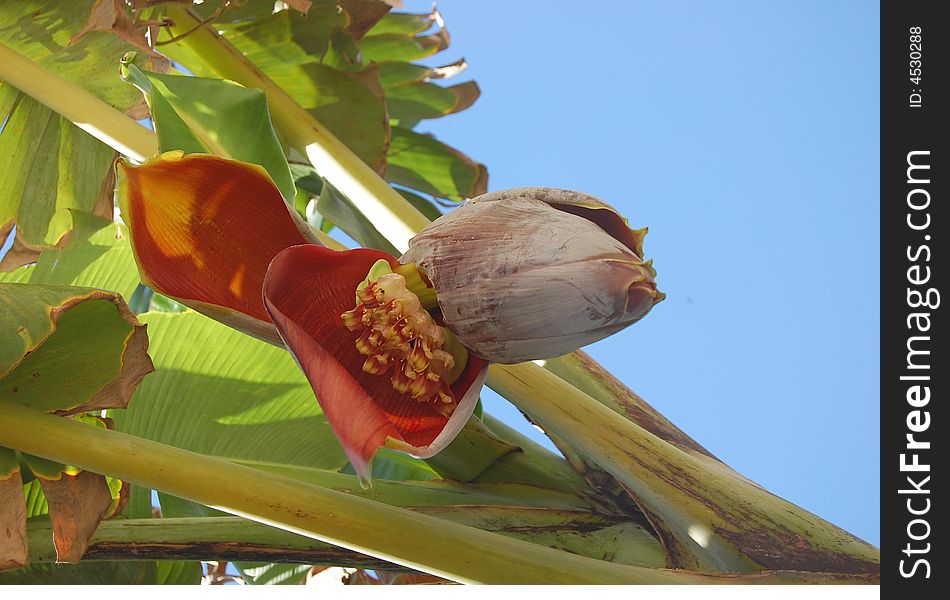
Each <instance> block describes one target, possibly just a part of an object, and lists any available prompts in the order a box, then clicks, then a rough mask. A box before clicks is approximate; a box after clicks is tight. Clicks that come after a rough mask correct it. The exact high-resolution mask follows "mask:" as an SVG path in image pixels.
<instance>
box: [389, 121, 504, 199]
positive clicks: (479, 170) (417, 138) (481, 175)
mask: <svg viewBox="0 0 950 600" xmlns="http://www.w3.org/2000/svg"><path fill="white" fill-rule="evenodd" d="M386 179H387V180H389V181H391V182H393V183H397V184H399V185H404V186H406V187H409V188H412V189H415V190H419V191H420V192H424V193H426V194H432V195H433V196H438V197H440V198H447V199H449V200H464V199H466V198H473V197H475V196H478V195H481V194H484V193H485V191H486V186H487V185H488V171H487V170H486V169H485V166H484V165H482V164H479V163H477V162H475V161H473V160H472V159H471V158H469V157H467V156H465V155H464V154H462V153H461V152H459V151H458V150H455V149H454V148H451V147H449V146H446V145H445V144H443V143H442V142H440V141H438V140H436V139H435V138H434V137H432V136H429V135H422V134H420V133H416V132H414V131H411V130H408V129H404V128H402V127H393V128H392V142H391V144H390V147H389V167H387V169H386Z"/></svg>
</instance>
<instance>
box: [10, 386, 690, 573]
mask: <svg viewBox="0 0 950 600" xmlns="http://www.w3.org/2000/svg"><path fill="white" fill-rule="evenodd" d="M0 446H5V447H9V448H16V449H18V450H20V451H22V452H26V453H28V454H34V455H37V456H41V457H43V458H47V459H50V460H55V461H59V462H64V463H68V464H72V465H76V466H77V467H79V468H82V469H86V470H89V471H94V472H97V473H104V474H109V475H111V476H113V477H117V478H121V479H123V480H125V481H129V482H131V483H135V484H138V485H142V486H145V487H149V488H152V489H157V490H161V491H164V492H167V493H170V494H173V495H176V496H179V497H181V498H185V499H188V500H192V501H194V502H199V503H201V504H205V505H207V506H211V507H214V508H218V509H220V510H223V511H225V512H228V513H231V514H234V515H237V516H242V517H245V518H248V519H250V520H253V521H256V522H259V523H263V524H266V525H270V526H273V527H277V528H280V529H283V530H286V531H290V532H293V533H296V534H299V535H304V536H307V537H310V538H312V539H315V540H319V541H323V542H327V543H330V544H333V545H336V546H340V547H342V548H346V549H348V550H352V551H354V552H358V553H361V554H366V555H369V556H373V557H375V558H378V559H381V560H384V561H387V562H393V563H396V564H400V565H402V566H404V567H408V568H410V569H415V570H420V571H425V572H428V573H432V574H434V575H438V576H441V577H445V578H447V579H452V580H454V581H459V582H466V583H538V584H540V583H683V582H689V581H691V576H690V575H688V574H684V573H679V572H675V571H666V570H662V569H649V568H642V567H631V566H622V565H616V564H612V563H608V562H603V561H598V560H593V559H590V558H584V557H581V556H577V555H574V554H570V553H567V552H560V551H557V550H553V549H551V548H545V547H542V546H538V545H535V544H531V543H528V542H523V541H520V540H515V539H512V538H509V537H506V536H502V535H498V534H494V533H490V532H487V531H481V530H479V529H475V528H473V527H468V526H465V525H459V524H456V523H451V522H448V521H445V520H442V519H438V518H434V517H430V516H427V515H422V514H418V513H414V512H411V511H409V510H405V509H401V508H395V507H391V506H386V505H384V504H380V503H378V502H373V501H371V500H365V499H362V498H356V497H353V496H350V495H348V494H344V493H341V492H337V491H333V490H327V489H323V488H319V487H316V486H312V485H308V484H304V483H301V482H299V481H294V480H292V479H288V478H286V477H279V476H276V475H272V474H270V473H265V472H262V471H258V470H255V469H251V468H248V467H243V466H240V465H236V464H233V463H229V462H227V461H223V460H219V459H215V458H211V457H208V456H204V455H201V454H197V453H194V452H189V451H186V450H181V449H179V448H174V447H171V446H166V445H164V444H158V443H156V442H151V441H148V440H144V439H141V438H136V437H134V436H130V435H126V434H122V433H117V432H114V431H108V430H105V429H101V428H97V427H91V426H88V425H84V424H81V423H78V422H75V421H71V420H67V419H62V418H59V417H55V416H51V415H46V414H43V413H40V412H37V411H35V410H31V409H28V408H25V407H22V406H18V405H13V404H9V403H0ZM514 564H516V565H518V567H517V568H516V569H512V568H511V565H514Z"/></svg>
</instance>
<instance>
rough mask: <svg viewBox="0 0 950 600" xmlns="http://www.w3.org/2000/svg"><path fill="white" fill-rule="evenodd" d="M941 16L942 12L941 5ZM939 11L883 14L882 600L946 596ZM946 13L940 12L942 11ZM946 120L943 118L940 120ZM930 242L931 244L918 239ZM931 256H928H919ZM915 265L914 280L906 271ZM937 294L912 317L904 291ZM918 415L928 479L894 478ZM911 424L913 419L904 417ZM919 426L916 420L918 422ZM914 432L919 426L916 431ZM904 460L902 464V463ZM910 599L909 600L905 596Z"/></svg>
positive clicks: (888, 6) (949, 169)
mask: <svg viewBox="0 0 950 600" xmlns="http://www.w3.org/2000/svg"><path fill="white" fill-rule="evenodd" d="M943 4H944V6H943V8H944V9H947V8H950V4H948V3H946V2H944V3H943ZM939 7H940V3H938V2H920V1H906V0H905V1H903V2H901V1H898V0H884V2H883V3H882V6H881V173H880V176H881V579H882V592H886V594H885V596H886V597H900V598H932V597H933V598H935V597H937V596H938V590H940V588H941V587H942V588H944V589H943V590H941V591H942V592H943V593H942V594H940V595H941V596H943V594H946V593H947V592H946V590H947V589H950V588H947V585H946V579H947V572H948V570H950V565H948V564H947V563H946V561H945V560H944V557H945V556H946V549H945V548H944V546H943V544H942V541H943V540H944V539H946V538H944V537H943V536H944V535H946V533H945V531H944V523H945V519H944V518H943V514H944V512H945V511H946V510H947V507H946V506H944V505H943V499H942V497H941V496H940V495H939V494H938V493H937V492H936V489H935V488H936V486H938V485H945V484H946V475H945V473H946V469H945V467H943V465H942V463H943V462H945V457H943V458H944V460H941V458H942V455H945V454H947V452H948V451H947V448H946V445H945V444H944V443H943V442H944V441H945V438H944V435H946V434H945V432H946V431H947V427H946V423H945V419H946V411H944V410H943V404H944V403H945V402H947V401H948V400H950V399H948V395H950V360H948V359H947V354H946V352H944V351H943V350H942V348H945V347H946V337H947V335H948V332H947V328H946V325H945V321H946V317H945V316H944V315H945V314H946V313H947V311H948V308H947V307H946V306H944V304H947V303H950V286H947V281H950V276H948V274H947V273H948V271H950V261H948V260H946V251H947V248H948V247H950V244H948V242H947V236H948V235H950V228H948V227H947V224H946V219H947V216H948V214H950V211H948V210H947V209H946V204H947V203H948V202H950V198H948V197H947V185H946V183H945V182H946V179H947V177H948V176H950V165H948V162H950V156H948V154H947V153H946V152H945V151H944V147H945V144H946V138H947V133H948V132H947V129H948V128H947V127H946V125H942V124H940V118H941V117H943V118H944V119H945V120H947V119H950V105H948V102H947V101H948V97H947V94H946V91H945V90H946V79H947V77H948V75H950V73H948V67H950V61H948V60H947V51H946V50H947V41H946V40H947V38H948V37H950V22H948V21H947V20H946V19H941V18H939V16H938V14H939V12H938V8H939ZM943 12H944V13H945V12H946V11H943ZM911 27H920V28H921V35H922V40H921V43H922V45H923V48H922V52H921V53H922V57H921V61H922V65H921V69H922V72H921V80H920V81H919V82H918V83H917V84H915V83H914V82H912V81H911V80H910V75H911V73H910V62H909V61H910V60H911V57H910V51H911V48H910V45H909V44H910V39H909V36H910V35H911V32H910V28H911ZM914 89H917V90H920V94H921V97H922V98H921V100H922V101H921V103H920V106H919V107H914V106H912V105H911V102H910V94H911V93H912V92H913V90H914ZM943 113H946V114H943ZM912 151H929V152H930V154H929V155H924V154H918V155H916V157H915V158H914V160H915V162H918V163H923V162H927V163H928V164H929V165H930V171H929V172H930V175H929V180H930V181H929V183H926V184H924V183H916V184H908V181H907V160H908V153H909V152H912ZM923 173H925V171H923V170H917V171H913V172H912V176H913V177H914V178H915V179H924V178H925V176H924V175H923ZM915 189H926V191H927V193H929V194H930V199H931V200H930V205H929V206H928V207H927V208H926V209H923V210H920V211H913V210H910V209H909V208H908V204H907V197H908V194H909V193H912V190H915ZM912 197H913V200H914V201H915V202H916V201H919V202H917V203H918V204H923V203H924V200H925V199H926V195H925V194H924V193H922V192H916V193H912ZM909 213H911V214H912V217H911V218H912V219H914V222H915V224H917V225H918V226H919V225H921V224H923V223H925V222H926V217H925V216H924V213H929V216H930V226H929V227H928V228H927V229H925V230H921V231H915V230H913V229H911V227H910V226H909V225H908V222H907V219H908V214H909ZM926 235H929V236H930V239H929V240H927V239H925V237H924V236H926ZM924 245H926V246H928V247H929V249H930V256H929V258H930V260H929V261H927V260H926V258H927V257H928V256H927V255H928V253H927V252H926V251H925V250H922V249H921V246H924ZM914 265H917V266H918V267H919V268H920V269H921V270H920V271H916V270H915V271H911V272H909V271H908V269H912V268H913V267H914ZM927 266H929V267H930V274H931V278H930V280H929V281H928V282H926V283H925V284H920V285H918V284H912V283H911V282H909V280H908V278H909V277H917V278H920V277H923V275H925V274H926V269H925V267H927ZM928 288H935V289H937V290H938V291H939V292H940V293H941V296H942V297H941V298H940V305H939V306H938V307H937V308H935V309H928V308H918V309H914V308H911V307H910V306H909V303H908V290H917V291H920V292H924V291H925V290H926V289H928ZM914 312H928V313H930V320H929V325H930V328H929V330H928V331H926V332H919V331H918V330H917V326H918V325H921V326H923V325H924V324H925V323H927V322H926V321H924V320H920V319H914V318H911V321H910V327H909V326H908V318H909V315H910V314H911V313H914ZM914 335H918V336H929V338H930V339H929V340H925V339H920V340H916V341H915V342H914V343H913V344H914V346H913V347H914V348H915V349H917V350H929V351H930V353H931V354H930V355H929V356H928V355H923V354H920V355H917V356H915V357H914V361H915V363H916V364H918V365H923V364H924V363H925V362H926V363H929V365H930V368H929V369H915V370H911V369H908V367H907V360H908V350H907V343H908V338H909V337H910V336H914ZM922 374H923V375H928V376H929V377H930V378H931V379H930V380H929V381H920V382H913V381H907V380H901V376H905V375H922ZM916 383H919V384H922V385H927V386H929V388H930V392H931V396H930V400H929V402H928V403H927V405H926V406H920V407H916V408H915V407H914V406H911V405H910V404H909V403H908V400H907V394H908V388H909V387H910V386H912V385H915V384H916ZM914 410H921V411H927V412H928V413H929V417H930V422H929V427H928V428H927V429H926V431H923V432H919V433H916V434H915V436H916V437H915V439H917V440H919V441H929V442H931V448H930V450H929V451H928V450H921V451H919V452H918V454H919V455H920V457H919V461H920V462H921V463H927V464H929V465H930V466H931V467H930V471H929V472H927V473H913V472H901V469H900V461H901V458H900V455H901V454H902V453H904V454H908V450H907V449H906V445H907V439H906V435H907V434H908V433H910V430H909V429H908V427H909V425H908V418H909V415H910V414H911V411H914ZM910 418H915V417H910ZM916 418H918V419H924V417H923V415H922V414H921V415H919V416H918V417H916ZM916 423H917V424H918V425H919V424H920V421H917V422H916ZM905 460H906V461H907V462H910V461H911V460H912V459H911V457H910V456H907V457H906V459H905ZM908 475H911V476H913V477H915V478H917V480H918V481H919V479H920V476H921V475H923V476H926V475H929V476H930V477H931V479H930V480H929V482H927V484H926V485H923V486H922V487H923V488H927V489H929V494H917V495H913V496H911V495H908V494H901V493H899V490H901V489H908V488H909V487H910V486H909V485H908V482H907V479H906V478H907V476H908ZM911 497H913V498H914V500H913V501H912V502H914V504H912V507H913V508H915V509H917V510H922V509H923V507H925V506H926V505H927V504H926V501H925V498H929V500H930V507H929V511H927V513H926V514H925V515H921V518H923V519H926V521H927V523H928V525H929V529H930V530H929V536H928V537H927V539H925V540H920V541H912V540H911V539H910V538H909V537H908V534H907V527H908V524H909V522H910V521H911V519H914V518H915V516H914V515H911V514H910V513H909V512H908V508H907V499H908V498H911ZM926 529H927V528H926V527H925V526H924V525H923V524H921V523H917V524H915V525H914V533H915V534H916V535H922V534H923V533H924V532H925V531H926ZM927 542H929V543H930V551H929V552H927V553H925V554H924V553H922V554H915V555H910V556H909V555H906V554H904V553H903V551H904V550H905V549H906V544H908V543H912V544H915V545H916V546H917V547H919V548H921V549H923V548H925V547H926V546H925V544H926V543H927ZM919 558H923V559H925V560H927V562H928V564H929V567H930V569H929V578H927V577H924V575H925V574H926V571H927V570H926V569H925V568H924V566H923V565H918V568H917V570H916V571H914V576H912V577H910V578H906V577H904V576H902V575H901V573H900V569H901V561H902V560H903V561H905V562H904V570H905V572H910V571H912V568H913V565H914V561H915V560H917V559H919ZM911 594H912V595H911Z"/></svg>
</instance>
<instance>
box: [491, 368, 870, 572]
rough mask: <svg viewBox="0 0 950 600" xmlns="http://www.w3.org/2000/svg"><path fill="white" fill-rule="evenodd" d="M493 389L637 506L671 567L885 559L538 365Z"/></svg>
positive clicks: (809, 565) (503, 374) (840, 567)
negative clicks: (622, 489)
mask: <svg viewBox="0 0 950 600" xmlns="http://www.w3.org/2000/svg"><path fill="white" fill-rule="evenodd" d="M488 383H489V385H491V386H492V387H493V388H494V389H496V390H498V391H499V392H500V393H501V394H503V395H504V396H505V397H506V398H508V399H509V400H511V401H512V402H513V403H514V404H515V405H516V406H517V407H518V408H520V409H521V410H522V411H524V412H525V413H527V414H528V416H529V417H531V418H532V419H534V420H535V421H537V422H539V423H543V425H544V427H545V428H546V429H547V430H548V431H550V432H551V433H552V434H554V435H555V436H557V437H559V438H562V439H565V440H570V443H571V444H572V446H573V447H574V448H575V449H576V450H577V451H578V452H580V453H581V454H582V455H583V456H584V457H586V458H589V459H590V460H591V461H592V462H593V463H595V464H596V465H597V466H599V467H600V468H602V469H603V470H604V471H606V472H607V473H609V474H610V475H612V476H613V477H614V478H615V479H616V480H617V481H618V482H620V483H621V484H622V485H623V486H624V487H626V488H627V489H628V490H630V491H631V492H632V493H633V495H634V497H635V498H636V499H637V501H638V503H639V504H640V506H641V508H642V509H643V512H644V514H645V515H646V516H647V517H648V518H649V519H650V520H651V521H652V522H653V524H654V526H655V527H656V528H657V531H658V533H659V534H660V536H661V538H662V539H663V541H664V543H665V544H666V546H667V550H668V551H669V552H670V554H671V560H672V561H673V564H682V565H684V566H686V567H687V568H693V569H700V570H711V571H757V570H760V569H763V568H795V569H800V570H810V571H823V570H828V569H829V567H830V566H831V565H833V569H834V570H836V571H841V572H853V573H857V572H869V571H874V570H877V569H879V568H880V567H879V562H880V557H879V554H880V553H879V551H878V550H877V549H876V548H874V547H873V546H871V545H870V544H867V543H865V542H863V541H861V540H859V539H857V538H855V537H854V536H852V535H850V534H848V533H847V532H845V531H843V530H841V529H839V528H837V527H835V526H834V525H832V524H830V523H828V522H826V521H824V520H822V519H820V518H818V517H816V516H815V515H813V514H811V513H809V512H808V511H806V510H803V509H801V508H799V507H797V506H795V505H794V504H792V503H790V502H787V501H785V500H782V499H781V498H778V497H777V496H774V495H772V494H770V493H768V492H767V491H765V490H764V489H763V488H761V487H759V486H757V485H756V484H754V483H752V482H750V481H749V480H747V479H745V478H743V477H741V476H740V475H738V474H737V473H735V471H732V470H731V469H729V468H728V467H726V466H725V465H723V464H722V463H721V462H719V461H717V460H715V459H713V458H710V457H708V456H705V455H702V454H698V453H687V452H686V451H684V450H681V449H679V448H677V447H675V446H673V445H671V444H669V443H668V442H665V441H664V440H662V439H660V438H659V437H657V436H655V435H653V434H651V433H650V432H648V431H646V430H645V429H643V428H642V427H640V426H639V425H637V424H636V423H634V422H632V421H630V420H628V419H626V418H624V417H623V416H621V415H619V414H618V413H616V412H614V411H613V410H611V409H610V408H608V407H606V406H604V405H603V404H601V403H599V402H597V401H596V400H594V399H593V398H590V397H589V396H587V395H586V394H584V393H583V392H581V391H580V390H578V389H577V388H575V387H573V386H571V385H569V384H568V383H566V382H564V381H563V380H561V379H560V378H558V377H557V376H556V375H554V374H552V373H548V372H547V371H545V370H544V369H541V368H540V367H537V366H535V365H532V364H521V365H513V366H502V365H493V366H492V367H491V368H490V369H489V373H488Z"/></svg>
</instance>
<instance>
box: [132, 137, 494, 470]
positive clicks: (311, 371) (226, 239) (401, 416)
mask: <svg viewBox="0 0 950 600" xmlns="http://www.w3.org/2000/svg"><path fill="white" fill-rule="evenodd" d="M118 175H119V194H118V196H119V203H120V207H121V209H122V214H123V216H124V218H125V221H126V223H127V225H128V226H129V230H130V233H131V238H132V249H133V252H134V254H135V258H136V262H137V263H138V267H139V272H140V273H141V276H142V281H143V282H144V283H146V284H147V285H149V286H150V287H152V288H153V289H155V290H156V291H158V292H161V293H162V294H165V295H167V296H169V297H171V298H174V299H175V300H177V301H179V302H181V303H182V304H185V305H187V306H190V307H192V308H194V309H195V310H197V311H199V312H202V313H204V314H206V315H208V316H210V317H212V318H214V319H217V320H219V321H221V322H223V323H226V324H227V325H230V326H232V327H235V328H236V329H240V330H242V331H245V332H247V333H249V334H251V335H254V336H256V337H258V338H261V339H263V340H266V341H269V342H271V343H275V344H282V343H283V344H285V345H286V347H287V348H288V349H289V350H290V351H291V352H292V353H293V355H294V357H295V358H296V360H297V362H298V364H299V365H300V367H301V369H302V370H303V372H304V374H305V375H306V376H307V379H308V380H309V382H310V385H311V387H312V388H313V390H314V392H315V394H316V396H317V400H318V402H319V403H320V406H321V408H322V409H323V412H324V414H325V415H326V417H327V420H328V422H329V424H330V426H331V427H332V429H333V431H334V433H335V434H336V436H337V438H338V440H339V441H340V444H341V445H342V447H343V450H344V451H345V452H346V455H347V457H348V458H349V459H350V462H351V463H352V464H353V467H354V468H355V469H356V471H357V473H358V474H359V475H360V477H361V478H362V479H364V480H368V477H369V463H370V460H371V459H372V457H373V454H374V453H375V451H376V449H377V448H379V447H381V446H386V447H390V448H393V449H396V450H400V451H403V452H407V453H409V454H412V455H414V456H417V457H423V458H424V457H428V456H432V455H433V454H435V453H437V452H438V451H439V450H441V449H442V448H444V447H445V446H446V445H448V443H449V442H451V441H452V439H454V438H455V436H456V435H457V434H458V432H459V431H460V430H461V429H462V427H463V426H464V425H465V423H466V421H467V420H468V418H469V417H470V416H471V414H472V412H473V410H474V408H475V404H476V402H477V400H478V392H479V390H480V388H481V386H482V383H483V381H484V378H485V372H486V369H487V362H486V361H484V360H482V359H480V358H477V357H475V356H470V357H469V359H468V361H467V363H466V364H465V366H464V369H462V370H461V374H460V375H459V376H458V377H457V379H455V381H454V382H452V384H451V386H450V389H451V395H452V397H453V398H452V399H453V401H452V402H451V403H450V405H449V406H450V408H449V409H447V408H446V404H445V403H444V402H441V401H439V400H435V401H432V400H430V399H428V398H426V397H421V398H420V397H413V395H412V393H411V392H410V391H408V390H407V391H399V390H397V389H396V388H394V386H393V382H392V381H391V377H390V376H389V375H386V374H385V373H382V374H379V373H377V374H374V373H368V372H366V370H365V369H364V364H365V362H366V360H367V357H366V356H365V355H364V354H361V353H360V351H359V350H358V349H357V340H358V339H359V336H360V333H359V332H358V331H351V330H350V329H349V328H348V327H347V326H346V325H345V324H344V323H343V317H342V315H343V313H345V312H347V311H350V310H352V309H353V308H354V306H355V299H356V292H357V287H358V286H359V285H360V283H362V282H363V280H364V278H366V276H367V273H368V272H369V271H370V269H371V268H372V267H373V265H374V264H375V263H376V262H377V261H379V260H385V261H386V262H387V263H389V264H390V266H392V267H398V265H399V263H398V261H396V259H394V258H392V257H391V256H389V255H388V254H385V253H382V252H379V251H376V250H368V249H357V250H347V251H335V250H330V249H328V248H326V247H323V246H322V245H319V242H318V241H317V239H316V238H315V237H314V236H313V234H312V232H311V231H310V229H309V227H308V226H307V225H306V223H304V222H303V221H302V220H301V219H300V218H299V216H298V215H297V214H296V213H295V212H294V211H293V210H292V209H291V208H290V207H289V206H288V205H287V204H286V203H285V202H284V200H283V198H282V197H281V195H280V193H279V192H278V190H277V189H276V187H275V186H274V184H273V182H272V181H271V180H270V177H269V176H268V175H267V174H266V172H265V171H264V170H263V169H261V168H260V167H257V166H255V165H249V164H245V163H240V162H236V161H231V160H225V159H221V158H217V157H214V156H208V155H200V154H191V155H183V154H182V153H180V152H177V153H167V154H164V155H162V156H160V157H158V158H155V159H153V160H150V161H148V162H146V163H145V164H143V165H141V166H138V167H135V166H131V165H128V164H126V163H122V162H120V163H119V165H118ZM377 370H378V369H377ZM446 413H449V414H446Z"/></svg>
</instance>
